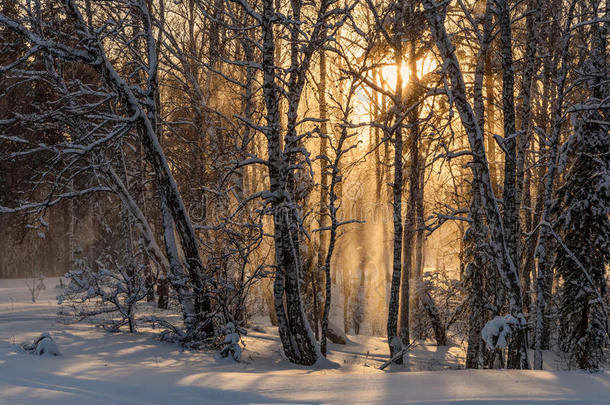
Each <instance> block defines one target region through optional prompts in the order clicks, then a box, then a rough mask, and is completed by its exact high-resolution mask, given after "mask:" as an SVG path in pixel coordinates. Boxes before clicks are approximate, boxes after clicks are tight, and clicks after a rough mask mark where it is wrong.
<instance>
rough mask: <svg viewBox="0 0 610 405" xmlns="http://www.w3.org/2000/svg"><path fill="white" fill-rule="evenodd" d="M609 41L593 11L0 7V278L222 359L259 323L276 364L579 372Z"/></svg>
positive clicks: (560, 6) (609, 244)
mask: <svg viewBox="0 0 610 405" xmlns="http://www.w3.org/2000/svg"><path fill="white" fill-rule="evenodd" d="M609 38H610V1H608V0H0V229H2V233H1V234H0V246H1V248H0V278H5V279H8V278H26V279H30V280H37V279H40V280H42V279H43V278H44V277H61V279H60V280H61V283H62V291H61V292H60V293H59V297H58V300H59V304H60V305H59V306H58V310H59V313H60V315H61V316H63V317H64V318H65V319H66V320H68V319H71V320H72V321H73V322H77V321H85V320H88V321H89V322H93V323H96V324H97V325H99V326H100V327H103V328H104V330H108V331H113V332H119V333H123V334H130V333H138V331H142V330H154V331H155V333H156V335H157V337H158V338H159V339H161V340H163V341H168V342H173V343H174V344H177V345H180V346H181V347H184V348H188V349H189V350H203V351H213V352H215V353H219V355H220V356H222V357H229V358H233V359H234V360H235V361H236V362H240V361H242V360H243V359H242V352H243V351H244V350H245V349H244V346H243V344H242V339H243V338H244V337H245V336H246V335H247V334H248V333H249V328H251V325H252V322H253V320H255V319H261V318H264V319H266V322H269V324H270V325H272V326H273V327H274V331H276V332H275V333H277V335H278V336H279V342H280V344H281V351H282V356H283V357H284V358H285V360H287V361H288V362H289V363H294V364H297V365H301V366H313V365H320V364H324V361H327V360H325V357H326V356H327V355H328V353H329V351H331V350H332V347H336V346H331V344H332V345H340V344H345V342H346V340H349V339H348V337H351V336H355V335H370V336H377V337H381V338H383V339H384V342H385V349H384V351H385V354H384V356H385V359H384V364H383V366H382V367H387V366H390V368H389V369H397V368H399V367H401V365H402V364H403V362H404V363H406V356H408V355H409V352H410V351H411V350H413V348H414V345H416V344H418V342H423V341H429V342H433V344H434V345H437V346H439V347H440V346H447V345H448V344H455V345H459V346H461V347H463V348H464V351H465V357H464V359H463V362H462V363H461V366H460V367H462V368H468V369H477V368H485V369H498V368H506V369H534V370H542V369H543V368H545V367H543V364H544V363H543V362H544V361H546V359H545V356H547V355H549V353H553V356H557V357H558V358H559V359H560V360H561V363H562V364H563V368H564V369H586V370H590V371H594V370H603V369H604V368H605V367H607V366H608V365H609V364H610V321H609V316H608V311H609V309H610V295H609V294H608V287H609V285H610V284H609V279H608V276H607V270H608V267H609V264H610V46H609ZM35 288H36V287H35V286H33V287H32V301H35V294H34V292H35V291H34V290H35ZM151 328H152V329H151ZM246 349H247V348H246ZM1 363H2V362H1V361H0V364H1Z"/></svg>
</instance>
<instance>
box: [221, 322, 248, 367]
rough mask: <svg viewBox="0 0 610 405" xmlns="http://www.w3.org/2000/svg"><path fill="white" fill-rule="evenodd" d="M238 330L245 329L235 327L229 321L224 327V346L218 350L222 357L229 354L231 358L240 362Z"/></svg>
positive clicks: (241, 331) (240, 352) (242, 331)
mask: <svg viewBox="0 0 610 405" xmlns="http://www.w3.org/2000/svg"><path fill="white" fill-rule="evenodd" d="M238 332H240V333H245V331H244V330H241V328H236V327H235V325H233V323H232V322H229V323H228V324H227V325H226V326H225V327H224V330H223V333H224V336H225V337H224V347H223V348H222V350H221V351H220V355H221V356H222V357H229V356H231V358H232V359H233V360H235V361H237V362H240V361H241V354H242V350H241V346H240V344H239V342H240V340H241V337H240V336H239V333H238Z"/></svg>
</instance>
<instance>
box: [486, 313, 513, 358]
mask: <svg viewBox="0 0 610 405" xmlns="http://www.w3.org/2000/svg"><path fill="white" fill-rule="evenodd" d="M518 325H519V322H518V321H517V319H516V318H515V317H514V316H511V315H506V316H496V317H495V318H493V319H492V320H490V321H488V322H487V323H486V324H485V326H484V327H483V329H482V330H481V337H482V338H483V341H484V342H485V344H486V345H487V347H488V348H489V349H490V350H494V349H497V348H504V347H506V346H507V345H508V338H509V337H510V335H511V333H512V332H513V330H516V329H517V327H518Z"/></svg>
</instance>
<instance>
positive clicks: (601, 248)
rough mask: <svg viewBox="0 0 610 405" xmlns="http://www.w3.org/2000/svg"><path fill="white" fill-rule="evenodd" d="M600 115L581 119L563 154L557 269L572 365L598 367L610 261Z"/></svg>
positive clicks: (607, 174) (607, 155)
mask: <svg viewBox="0 0 610 405" xmlns="http://www.w3.org/2000/svg"><path fill="white" fill-rule="evenodd" d="M601 122H602V120H601V119H600V116H599V113H597V112H593V113H587V114H582V116H580V117H578V119H577V120H576V122H575V130H574V134H573V135H572V137H571V138H570V140H569V141H568V143H567V144H566V146H565V148H564V150H563V155H564V156H573V158H572V159H571V160H569V161H568V171H567V175H566V183H565V185H563V186H562V187H561V188H559V189H558V191H557V196H556V197H557V199H556V201H555V204H554V211H555V212H554V213H555V214H556V215H557V218H558V219H557V222H556V223H555V229H556V231H557V233H558V235H559V236H560V238H558V239H561V240H560V246H559V247H558V249H557V260H556V261H555V267H556V270H557V274H559V275H560V277H561V279H562V281H563V284H562V286H561V290H560V327H561V333H560V337H561V342H560V345H561V349H562V350H563V351H565V352H566V353H568V355H569V365H570V367H573V366H577V367H578V368H584V369H598V368H599V367H600V366H601V365H602V362H603V356H604V353H603V347H604V345H605V343H606V341H607V338H608V314H607V310H606V307H605V295H606V293H607V281H606V266H607V265H608V262H609V261H610V220H609V218H608V214H610V136H608V131H609V129H610V128H609V127H608V125H607V124H602V123H601Z"/></svg>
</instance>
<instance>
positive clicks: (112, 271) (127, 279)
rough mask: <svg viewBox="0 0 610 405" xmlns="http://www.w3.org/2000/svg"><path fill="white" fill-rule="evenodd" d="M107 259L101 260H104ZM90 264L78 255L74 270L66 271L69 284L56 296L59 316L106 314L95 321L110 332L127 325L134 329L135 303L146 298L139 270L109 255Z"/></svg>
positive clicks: (86, 316) (145, 288)
mask: <svg viewBox="0 0 610 405" xmlns="http://www.w3.org/2000/svg"><path fill="white" fill-rule="evenodd" d="M104 258H105V259H106V260H103V259H104ZM104 258H100V259H99V260H97V261H96V266H95V267H91V266H89V264H88V262H87V260H85V259H83V258H77V259H76V260H75V262H74V269H73V270H71V271H69V272H68V273H66V276H65V277H66V278H67V279H68V285H67V287H66V289H65V290H64V292H63V294H62V295H60V296H59V297H58V303H59V304H67V305H68V306H69V308H70V309H67V308H66V306H64V308H62V312H61V313H62V315H68V316H73V317H75V318H76V319H78V320H80V319H84V318H95V317H98V316H100V315H104V314H106V315H108V317H105V319H102V318H97V321H98V322H99V323H101V324H102V326H104V327H105V328H106V329H108V330H110V331H113V332H115V331H118V329H119V328H120V327H121V326H124V325H129V331H130V332H134V331H135V329H136V321H135V310H136V303H137V302H139V301H141V300H143V299H145V298H146V294H147V293H148V289H147V286H146V282H145V281H146V280H145V278H144V277H143V276H142V274H143V272H142V271H141V269H138V268H135V266H134V265H133V264H132V263H127V264H122V263H117V262H116V261H114V260H113V258H112V257H111V256H109V255H106V256H105V257H104Z"/></svg>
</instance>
